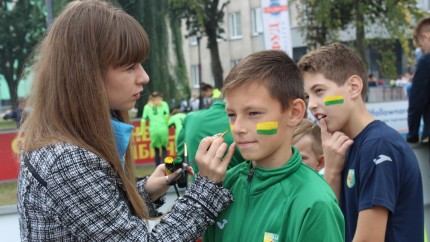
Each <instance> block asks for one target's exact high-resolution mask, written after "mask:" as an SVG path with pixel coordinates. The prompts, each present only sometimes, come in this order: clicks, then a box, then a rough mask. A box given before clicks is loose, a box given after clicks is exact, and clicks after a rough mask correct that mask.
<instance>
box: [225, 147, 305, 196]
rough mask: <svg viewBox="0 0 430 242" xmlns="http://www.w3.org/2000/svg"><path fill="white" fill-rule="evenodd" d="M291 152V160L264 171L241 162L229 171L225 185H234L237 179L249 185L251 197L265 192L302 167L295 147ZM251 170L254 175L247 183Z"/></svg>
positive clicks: (300, 158) (248, 163) (248, 162)
mask: <svg viewBox="0 0 430 242" xmlns="http://www.w3.org/2000/svg"><path fill="white" fill-rule="evenodd" d="M292 150H293V154H292V156H291V158H290V159H289V160H288V162H286V163H285V164H284V165H283V166H281V167H279V168H274V169H265V168H261V167H258V166H255V167H252V163H251V162H250V161H247V162H243V163H242V164H240V165H238V167H237V168H236V167H235V168H236V169H231V170H229V173H227V178H226V180H225V184H228V183H230V182H231V183H234V182H236V181H237V179H240V181H241V182H242V181H243V182H246V183H247V184H248V185H250V188H251V189H250V191H251V194H253V195H256V194H258V193H261V192H263V191H265V190H267V188H268V187H270V186H273V185H274V184H277V183H279V182H281V181H283V180H285V179H286V178H287V177H289V176H290V175H292V174H294V173H295V172H296V171H297V170H298V169H299V168H300V166H301V165H302V157H301V155H300V153H299V151H298V150H297V149H296V148H295V147H292ZM252 168H254V173H253V175H252V179H251V181H249V179H248V176H249V174H250V172H251V169H252ZM227 187H228V186H227Z"/></svg>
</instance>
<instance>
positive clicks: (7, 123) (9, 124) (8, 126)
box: [0, 117, 16, 131]
mask: <svg viewBox="0 0 430 242" xmlns="http://www.w3.org/2000/svg"><path fill="white" fill-rule="evenodd" d="M14 129H16V123H15V122H14V121H13V120H12V119H8V120H4V119H3V117H0V131H5V130H14Z"/></svg>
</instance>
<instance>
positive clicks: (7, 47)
mask: <svg viewBox="0 0 430 242" xmlns="http://www.w3.org/2000/svg"><path fill="white" fill-rule="evenodd" d="M43 7H44V5H43V3H41V2H40V1H36V0H17V1H13V0H1V1H0V22H1V24H0V74H2V75H3V76H4V78H5V79H6V82H7V84H8V86H9V92H10V97H11V103H12V105H13V106H16V105H17V104H18V84H19V82H20V80H21V77H22V74H23V71H24V67H25V61H26V60H27V59H28V57H29V56H30V54H31V52H32V50H33V48H34V46H35V45H36V44H37V43H38V41H39V40H40V39H41V37H42V36H43V34H44V33H45V29H46V21H45V14H44V11H43Z"/></svg>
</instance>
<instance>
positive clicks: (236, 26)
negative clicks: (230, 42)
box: [229, 12, 242, 39]
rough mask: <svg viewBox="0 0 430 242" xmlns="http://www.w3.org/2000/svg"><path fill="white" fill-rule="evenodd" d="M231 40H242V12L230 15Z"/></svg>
mask: <svg viewBox="0 0 430 242" xmlns="http://www.w3.org/2000/svg"><path fill="white" fill-rule="evenodd" d="M229 21H230V39H239V38H242V26H241V23H240V12H234V13H230V15H229Z"/></svg>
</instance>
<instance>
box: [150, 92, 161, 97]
mask: <svg viewBox="0 0 430 242" xmlns="http://www.w3.org/2000/svg"><path fill="white" fill-rule="evenodd" d="M151 97H152V98H156V97H161V98H162V97H163V94H161V93H160V92H157V91H155V92H152V93H151Z"/></svg>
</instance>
